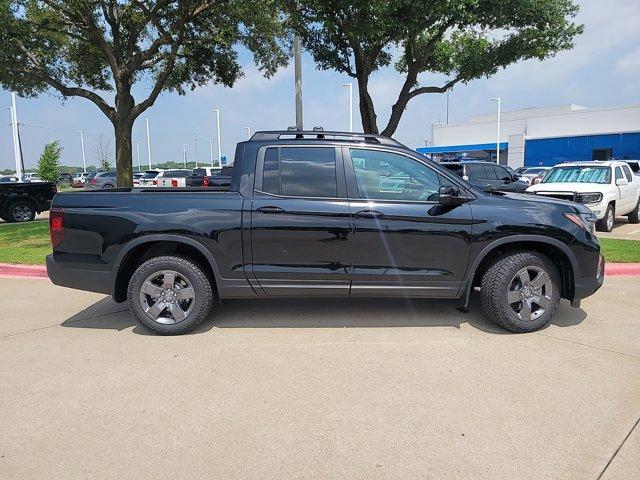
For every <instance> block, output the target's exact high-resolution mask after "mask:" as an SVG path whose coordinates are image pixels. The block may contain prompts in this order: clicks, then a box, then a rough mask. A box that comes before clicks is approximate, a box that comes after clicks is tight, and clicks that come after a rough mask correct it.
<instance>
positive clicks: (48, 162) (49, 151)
mask: <svg viewBox="0 0 640 480" xmlns="http://www.w3.org/2000/svg"><path fill="white" fill-rule="evenodd" d="M61 155H62V147H61V146H60V142H58V141H53V142H49V143H47V144H46V145H45V146H44V150H43V151H42V155H40V160H38V170H37V172H38V176H39V177H40V178H41V179H42V180H46V181H47V182H55V181H57V180H58V177H59V176H60V163H59V162H60V156H61Z"/></svg>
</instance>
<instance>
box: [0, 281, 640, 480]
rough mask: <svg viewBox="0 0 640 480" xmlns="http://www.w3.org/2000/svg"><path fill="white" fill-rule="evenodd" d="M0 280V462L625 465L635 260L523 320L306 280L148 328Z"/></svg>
mask: <svg viewBox="0 0 640 480" xmlns="http://www.w3.org/2000/svg"><path fill="white" fill-rule="evenodd" d="M0 291H1V292H2V301H3V308H2V310H0V365H2V369H0V385H2V388H0V412H2V415H0V432H1V433H0V472H1V473H0V477H2V478H48V479H50V478H69V477H74V478H105V479H106V478H108V479H111V478H171V479H175V478H224V479H235V478H243V479H246V478H259V479H265V478H273V479H289V478H304V479H308V478H322V479H327V478H329V479H330V478H336V479H346V478H348V479H352V478H385V479H386V478H436V479H441V478H465V479H467V478H496V479H504V478H562V479H567V478H575V479H584V478H598V476H599V475H600V474H601V473H602V472H603V471H604V475H603V478H608V479H615V478H633V477H634V476H635V475H637V472H638V471H639V469H640V463H639V459H640V432H639V431H638V429H639V428H640V427H637V426H636V427H635V429H634V425H636V423H637V421H638V418H640V341H639V340H640V328H639V327H640V315H638V314H637V312H638V310H639V308H640V296H639V295H638V293H639V292H640V278H639V277H635V278H625V277H615V278H608V279H607V280H606V282H605V286H604V287H603V288H602V290H601V291H600V292H598V293H597V294H596V295H595V296H594V297H592V298H590V299H587V300H585V301H584V302H583V306H582V309H572V308H570V307H569V306H568V305H567V304H566V303H563V304H562V305H561V306H560V309H559V311H558V313H557V315H556V317H555V320H554V324H553V325H551V326H550V327H549V328H547V329H545V330H544V331H541V332H538V333H535V334H527V335H514V334H510V333H508V332H505V331H502V330H499V329H497V328H495V327H494V326H493V325H491V324H490V323H488V322H487V321H486V320H484V318H483V317H482V315H481V314H480V313H479V309H478V306H477V305H475V306H474V308H473V309H472V312H471V313H469V314H462V313H460V312H458V311H456V310H454V309H453V304H452V303H450V302H436V301H425V300H418V301H413V302H406V301H403V300H376V299H361V300H337V299H333V300H331V299H329V300H327V299H324V300H323V299H314V300H295V301H294V300H258V301H227V302H225V303H224V305H223V307H222V308H221V310H220V311H219V312H218V313H217V314H216V315H215V316H214V317H213V318H212V320H211V321H209V322H207V323H206V324H205V325H203V326H202V327H201V329H200V330H199V331H198V332H196V333H195V334H192V335H186V336H182V337H155V336H150V335H147V334H146V331H145V330H143V329H141V328H140V327H138V326H135V324H134V322H133V321H132V320H131V317H130V316H129V314H128V312H127V311H126V310H125V308H126V307H125V306H123V305H117V304H114V303H113V302H112V301H111V300H109V299H108V298H107V299H105V298H104V296H102V295H97V294H91V293H83V292H77V291H73V290H67V289H63V288H59V287H54V286H53V285H51V284H50V283H49V282H48V281H46V280H41V279H29V280H18V279H0ZM630 432H631V433H630ZM616 452H617V453H616ZM614 454H615V455H614ZM605 467H606V470H605Z"/></svg>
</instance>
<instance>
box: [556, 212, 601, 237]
mask: <svg viewBox="0 0 640 480" xmlns="http://www.w3.org/2000/svg"><path fill="white" fill-rule="evenodd" d="M564 216H565V217H567V220H570V221H571V222H573V223H575V224H576V225H578V226H579V227H580V228H582V229H583V230H586V231H587V232H590V233H593V230H594V227H595V225H596V220H597V217H596V216H595V215H594V214H593V213H591V212H589V213H583V212H580V213H579V214H578V213H565V214H564Z"/></svg>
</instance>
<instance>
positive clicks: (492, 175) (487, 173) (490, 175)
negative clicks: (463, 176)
mask: <svg viewBox="0 0 640 480" xmlns="http://www.w3.org/2000/svg"><path fill="white" fill-rule="evenodd" d="M482 168H483V170H484V178H486V179H487V180H498V176H497V175H496V169H495V167H494V166H493V165H482Z"/></svg>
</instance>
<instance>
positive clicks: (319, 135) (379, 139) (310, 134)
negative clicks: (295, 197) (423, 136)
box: [249, 127, 407, 148]
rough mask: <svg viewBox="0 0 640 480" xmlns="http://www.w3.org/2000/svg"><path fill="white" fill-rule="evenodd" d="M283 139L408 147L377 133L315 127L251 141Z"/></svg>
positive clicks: (266, 133) (266, 134) (291, 129)
mask: <svg viewBox="0 0 640 480" xmlns="http://www.w3.org/2000/svg"><path fill="white" fill-rule="evenodd" d="M281 138H296V139H307V140H314V139H319V140H322V139H327V138H334V139H345V140H353V141H357V140H360V141H364V142H370V143H378V144H380V145H392V146H394V147H404V148H407V147H406V145H403V144H402V143H400V142H398V141H397V140H394V139H393V138H389V137H385V136H383V135H378V134H375V133H355V132H337V131H325V130H324V129H322V127H314V128H313V130H299V129H298V128H296V127H289V128H287V130H267V131H261V132H256V133H254V134H253V135H252V136H251V138H250V139H249V140H250V141H255V140H280V139H281Z"/></svg>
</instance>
